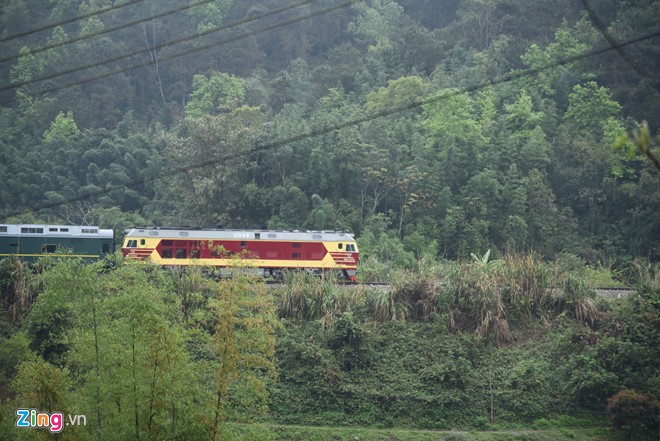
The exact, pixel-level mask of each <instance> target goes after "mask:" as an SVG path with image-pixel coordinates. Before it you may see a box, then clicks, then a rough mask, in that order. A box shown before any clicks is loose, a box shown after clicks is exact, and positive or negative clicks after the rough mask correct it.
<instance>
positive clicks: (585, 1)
mask: <svg viewBox="0 0 660 441" xmlns="http://www.w3.org/2000/svg"><path fill="white" fill-rule="evenodd" d="M581 1H582V6H583V7H584V9H585V10H586V11H587V13H588V14H589V18H591V21H592V22H593V24H594V25H595V26H596V29H598V30H599V31H600V33H601V34H603V37H605V40H607V42H608V43H609V45H610V46H611V47H612V48H613V49H615V50H616V51H617V52H618V53H619V55H620V56H621V58H623V60H624V61H625V62H626V63H628V64H629V65H630V67H632V68H633V69H635V72H637V73H638V74H639V76H641V77H642V78H645V79H647V80H648V81H649V82H650V83H651V85H652V86H653V87H654V88H655V90H657V91H658V92H660V81H659V80H658V79H657V78H655V77H654V76H653V75H652V74H651V73H650V72H649V71H647V70H646V69H645V68H644V66H642V65H641V64H639V62H638V61H637V60H635V59H634V58H633V57H632V56H631V55H630V54H629V53H628V52H626V51H625V50H624V49H623V46H622V45H621V44H620V43H619V42H618V41H617V40H616V39H615V38H614V36H613V35H612V34H611V33H610V31H608V30H607V27H606V26H605V24H604V23H603V22H602V21H601V19H600V17H599V16H598V14H596V12H595V11H594V10H593V8H592V7H591V5H590V4H589V0H581Z"/></svg>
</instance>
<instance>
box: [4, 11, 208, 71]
mask: <svg viewBox="0 0 660 441" xmlns="http://www.w3.org/2000/svg"><path fill="white" fill-rule="evenodd" d="M212 1H214V0H198V1H196V2H193V3H190V4H187V5H185V4H184V5H181V6H178V7H177V8H175V9H170V10H167V11H163V12H159V13H158V14H154V15H150V16H148V17H141V18H138V19H135V20H130V21H127V22H125V23H121V24H118V25H115V26H110V27H107V28H104V29H101V30H99V31H97V32H92V33H90V34H85V35H79V36H77V37H73V38H70V39H68V40H66V41H59V42H55V43H50V44H47V45H45V46H41V47H38V48H35V49H30V54H31V55H35V54H38V53H41V52H44V51H47V50H50V49H55V48H58V47H61V46H66V45H68V44H73V43H77V42H79V41H84V40H89V39H91V38H96V37H99V36H101V35H105V34H109V33H110V32H115V31H118V30H121V29H125V28H128V27H131V26H134V25H137V24H141V23H144V22H147V21H151V20H156V19H159V18H163V17H166V16H168V15H172V14H176V13H177V12H183V11H185V10H188V9H192V8H195V7H197V6H202V5H204V4H205V3H209V2H212ZM19 57H20V54H14V55H9V56H7V57H3V58H0V63H4V62H6V61H12V60H16V59H18V58H19Z"/></svg>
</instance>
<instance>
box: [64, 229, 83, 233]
mask: <svg viewBox="0 0 660 441" xmlns="http://www.w3.org/2000/svg"><path fill="white" fill-rule="evenodd" d="M60 231H62V232H63V233H68V232H69V229H68V228H60ZM84 232H85V231H83V233H84Z"/></svg>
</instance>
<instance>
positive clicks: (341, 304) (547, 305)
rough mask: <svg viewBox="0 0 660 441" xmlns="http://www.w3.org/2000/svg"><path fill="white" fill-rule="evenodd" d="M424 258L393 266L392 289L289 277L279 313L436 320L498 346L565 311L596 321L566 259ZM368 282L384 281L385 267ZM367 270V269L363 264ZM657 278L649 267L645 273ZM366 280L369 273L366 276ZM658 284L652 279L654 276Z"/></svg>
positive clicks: (586, 289)
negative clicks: (356, 313) (349, 313)
mask: <svg viewBox="0 0 660 441" xmlns="http://www.w3.org/2000/svg"><path fill="white" fill-rule="evenodd" d="M486 256H487V255H484V257H483V258H481V259H474V260H473V261H470V262H455V261H440V262H430V261H427V260H420V261H419V262H417V264H416V265H415V267H414V268H413V269H389V271H388V273H387V275H386V278H387V280H389V287H387V288H364V287H359V286H358V287H352V288H346V287H341V286H337V285H336V284H335V283H334V282H333V281H328V280H324V279H321V278H318V277H313V276H310V275H308V274H306V273H294V274H290V275H289V276H287V278H286V284H285V287H284V288H283V292H282V295H281V305H280V315H281V316H282V317H285V318H292V319H300V320H319V319H320V320H321V324H322V325H323V326H327V325H328V324H330V323H332V321H334V320H335V319H336V318H337V317H338V316H340V315H341V314H342V313H344V312H346V311H349V310H356V309H358V308H359V309H360V311H361V312H362V311H366V314H367V320H373V321H375V322H388V321H420V322H429V321H433V322H437V323H443V324H444V325H445V326H446V331H447V332H450V333H451V332H459V331H460V332H474V333H476V334H477V335H479V336H481V337H483V338H485V339H489V340H491V341H492V342H493V343H494V344H495V345H497V346H500V345H504V344H507V343H509V342H511V341H512V340H514V328H520V327H524V326H527V325H528V324H529V323H531V322H532V321H534V320H539V319H543V320H546V319H552V317H555V316H557V315H559V314H564V313H565V314H568V315H569V316H571V317H573V318H574V319H575V320H577V321H578V322H580V323H582V324H586V325H590V326H593V325H594V324H595V323H596V322H597V321H598V319H599V311H598V306H597V304H596V301H595V293H594V292H593V290H592V289H591V287H590V286H589V282H588V281H587V279H586V278H584V277H583V276H582V275H581V274H579V273H578V272H575V271H569V270H566V269H565V265H563V264H562V262H555V263H548V262H544V261H542V260H541V259H539V258H538V257H536V256H533V255H517V254H511V255H507V256H504V257H503V259H501V260H496V261H492V260H491V261H489V260H488V258H487V257H486ZM369 265H370V268H371V270H370V271H371V272H370V273H369V277H374V276H375V275H378V277H379V278H380V280H381V281H382V280H383V277H385V276H384V274H383V272H384V269H383V267H382V265H381V263H380V262H378V261H375V260H374V261H371V262H370V263H369ZM361 268H362V267H361ZM642 270H643V271H645V274H649V275H647V276H646V277H647V278H652V277H651V275H652V276H653V277H656V274H657V272H653V271H654V270H653V269H652V268H651V269H649V268H647V267H640V271H642ZM363 276H364V274H363ZM653 280H655V279H653Z"/></svg>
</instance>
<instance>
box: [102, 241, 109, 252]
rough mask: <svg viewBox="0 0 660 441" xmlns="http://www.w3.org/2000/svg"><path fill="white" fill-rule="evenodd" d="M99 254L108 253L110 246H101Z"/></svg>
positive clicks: (105, 244)
mask: <svg viewBox="0 0 660 441" xmlns="http://www.w3.org/2000/svg"><path fill="white" fill-rule="evenodd" d="M101 252H102V253H109V252H110V245H108V244H107V243H104V244H103V245H102V246H101Z"/></svg>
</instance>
